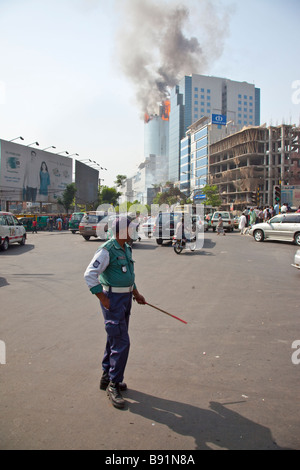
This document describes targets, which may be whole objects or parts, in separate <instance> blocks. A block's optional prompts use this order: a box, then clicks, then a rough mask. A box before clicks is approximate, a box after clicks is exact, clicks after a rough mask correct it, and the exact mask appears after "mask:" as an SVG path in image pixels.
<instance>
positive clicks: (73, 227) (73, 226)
mask: <svg viewBox="0 0 300 470" xmlns="http://www.w3.org/2000/svg"><path fill="white" fill-rule="evenodd" d="M83 216H84V212H73V214H72V215H71V217H70V220H69V230H70V231H71V232H72V233H76V232H78V230H79V224H80V222H81V219H82V217H83Z"/></svg>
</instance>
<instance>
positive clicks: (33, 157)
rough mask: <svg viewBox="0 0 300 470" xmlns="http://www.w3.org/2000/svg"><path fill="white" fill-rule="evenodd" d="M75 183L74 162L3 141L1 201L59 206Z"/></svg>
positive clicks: (0, 155)
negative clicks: (61, 198) (45, 203)
mask: <svg viewBox="0 0 300 470" xmlns="http://www.w3.org/2000/svg"><path fill="white" fill-rule="evenodd" d="M70 183H72V159H71V158H67V157H62V156H61V155H57V154H54V153H51V152H44V151H43V150H38V149H36V148H32V147H27V146H25V145H20V144H16V143H14V142H7V141H5V140H0V199H5V200H8V201H26V202H51V203H55V202H57V198H58V197H60V196H61V195H62V192H63V191H64V190H65V188H66V186H67V185H68V184H70Z"/></svg>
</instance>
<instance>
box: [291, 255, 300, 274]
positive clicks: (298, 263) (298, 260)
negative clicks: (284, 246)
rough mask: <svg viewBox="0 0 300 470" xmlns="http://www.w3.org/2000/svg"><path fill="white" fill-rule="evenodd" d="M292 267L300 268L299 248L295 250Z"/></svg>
mask: <svg viewBox="0 0 300 470" xmlns="http://www.w3.org/2000/svg"><path fill="white" fill-rule="evenodd" d="M292 266H293V267H294V268H297V269H300V250H297V251H296V254H295V258H294V264H292Z"/></svg>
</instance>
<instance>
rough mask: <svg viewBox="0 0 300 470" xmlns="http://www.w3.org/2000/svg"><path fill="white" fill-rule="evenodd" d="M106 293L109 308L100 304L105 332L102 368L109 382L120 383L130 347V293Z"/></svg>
mask: <svg viewBox="0 0 300 470" xmlns="http://www.w3.org/2000/svg"><path fill="white" fill-rule="evenodd" d="M106 295H107V296H108V298H109V300H110V308H109V310H107V309H106V308H104V307H103V305H102V304H101V309H102V313H103V316H104V324H105V330H106V333H107V341H106V347H105V352H104V357H103V360H102V369H103V370H104V371H106V372H107V373H108V375H109V379H110V381H111V382H116V383H120V382H122V381H123V378H124V371H125V367H126V364H127V359H128V354H129V348H130V340H129V335H128V326H129V316H130V310H131V304H132V293H131V292H128V293H124V294H116V293H112V292H107V293H106Z"/></svg>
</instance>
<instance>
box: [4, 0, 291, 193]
mask: <svg viewBox="0 0 300 470" xmlns="http://www.w3.org/2000/svg"><path fill="white" fill-rule="evenodd" d="M138 1H139V2H143V1H144V2H145V5H146V4H149V3H150V4H153V5H151V8H150V9H149V12H150V11H151V12H152V20H151V21H152V23H151V21H150V19H149V18H150V15H148V17H147V18H146V17H145V16H144V17H143V16H138V15H137V14H136V12H137V9H138V8H137V7H138ZM180 4H182V5H184V6H185V7H187V8H189V11H190V16H189V17H188V18H187V21H186V22H185V23H184V28H185V29H184V33H185V37H186V38H191V37H195V38H197V39H198V41H199V44H200V46H201V51H202V59H203V60H202V65H201V70H199V69H198V68H197V69H196V70H192V72H193V73H203V74H207V75H215V76H219V77H225V78H229V79H232V80H238V81H247V82H249V83H254V84H255V85H256V86H257V87H259V88H261V123H264V122H266V123H267V124H270V123H271V124H274V125H276V124H277V123H278V124H280V123H281V122H282V121H283V120H284V121H285V122H287V123H290V122H292V123H296V124H299V117H300V99H299V98H300V93H298V94H296V95H295V93H296V92H297V88H296V89H293V88H292V85H293V84H294V86H296V87H298V89H300V66H299V50H298V49H299V44H300V28H299V18H300V2H299V1H298V0H284V1H281V0H238V1H237V0H213V1H212V0H185V1H184V2H180V1H175V0H160V1H157V0H147V1H146V0H0V57H1V60H0V138H2V139H5V140H10V139H13V138H14V137H17V136H20V135H21V136H23V137H24V139H25V140H24V142H23V143H24V144H29V143H31V142H33V141H38V142H39V143H40V147H39V148H41V149H43V148H45V147H48V146H50V145H54V146H56V150H55V151H56V152H62V151H64V150H67V151H68V152H69V153H70V154H72V153H78V154H79V155H80V157H79V159H82V160H83V159H86V158H91V159H92V160H95V161H97V162H98V163H99V164H100V165H101V166H103V167H105V168H107V170H108V171H103V172H102V173H101V175H100V177H101V178H104V179H105V180H104V183H105V184H108V185H112V184H113V181H114V179H115V176H116V175H117V174H118V173H121V174H126V175H127V176H131V175H132V174H133V172H134V171H135V169H136V168H137V165H138V164H139V163H140V162H141V161H142V160H143V150H144V124H143V121H142V120H141V109H140V107H139V105H138V102H137V98H136V96H137V88H138V85H139V84H140V82H139V77H136V78H137V80H136V81H134V80H133V77H132V76H130V75H129V74H128V70H127V69H126V66H127V65H128V64H130V60H131V58H132V56H134V53H133V51H134V50H135V51H138V53H139V58H140V59H141V61H142V62H141V63H143V65H144V66H145V68H144V70H148V71H150V69H151V66H152V64H153V61H154V60H155V58H156V59H157V60H158V61H159V58H158V51H159V49H160V48H161V47H162V43H161V42H160V43H159V45H158V42H157V43H156V41H161V37H163V36H162V34H163V31H162V28H163V27H165V26H164V24H163V23H162V20H159V18H164V17H165V16H164V14H163V13H162V7H164V8H165V12H166V13H165V15H166V17H167V18H171V16H168V12H169V15H170V12H173V11H174V8H175V6H177V5H180ZM152 6H153V8H152ZM155 13H157V22H155ZM132 18H133V19H134V21H133V20H132ZM131 20H132V21H131ZM156 24H157V28H156V29H157V31H158V32H157V34H154V31H155V25H156ZM137 26H138V27H137ZM130 28H133V29H131V31H130V32H131V34H128V33H129V30H130ZM160 32H161V36H159V33H160ZM195 63H196V62H195ZM197 67H199V65H197ZM187 73H191V71H187ZM297 81H299V85H297V83H296V82H297ZM293 96H294V99H293ZM295 96H297V98H298V99H295ZM293 101H294V102H293ZM298 101H299V103H298ZM20 143H21V142H20Z"/></svg>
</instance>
